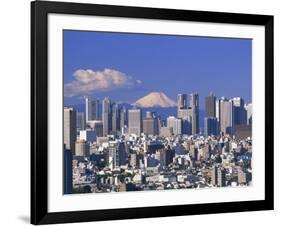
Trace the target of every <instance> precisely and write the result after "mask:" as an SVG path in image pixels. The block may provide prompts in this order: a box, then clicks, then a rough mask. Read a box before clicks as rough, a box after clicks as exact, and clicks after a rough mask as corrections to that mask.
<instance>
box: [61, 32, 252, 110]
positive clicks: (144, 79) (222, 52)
mask: <svg viewBox="0 0 281 226" xmlns="http://www.w3.org/2000/svg"><path fill="white" fill-rule="evenodd" d="M251 48H252V47H251V40H246V39H223V38H206V37H189V36H172V35H144V34H125V33H110V32H83V31H64V83H65V93H66V92H68V94H67V95H65V103H66V104H67V105H74V104H77V103H78V102H80V100H81V98H82V97H83V96H93V97H97V98H98V99H103V98H104V97H106V96H111V97H114V98H115V100H119V101H122V102H128V103H132V102H134V101H136V100H137V99H139V98H141V97H143V96H144V95H146V94H148V93H150V92H153V91H156V92H163V93H165V94H166V95H167V96H168V97H170V98H171V99H172V100H174V101H176V95H177V93H187V92H188V93H192V92H198V93H199V94H200V96H207V95H208V94H209V93H210V92H211V91H212V92H214V93H216V95H217V96H223V95H225V96H228V97H234V96H236V95H237V89H238V88H237V87H239V95H240V96H243V97H244V99H245V102H251V99H252V97H251ZM74 74H75V76H74ZM97 77H99V78H101V77H102V78H103V79H104V80H105V81H103V88H101V84H97V83H96V84H94V82H93V80H91V79H95V78H97ZM171 78H176V80H174V79H173V80H172V84H173V86H171V85H170V84H171ZM114 79H119V80H118V82H114ZM79 81H80V82H79ZM81 81H89V82H90V83H88V85H85V84H83V82H81ZM228 84H231V85H228ZM195 87H196V88H195ZM75 88H77V89H75ZM73 90H75V91H74V92H73ZM71 95H74V96H72V97H70V96H71ZM203 104H204V101H203V100H202V99H201V100H200V105H201V106H203Z"/></svg>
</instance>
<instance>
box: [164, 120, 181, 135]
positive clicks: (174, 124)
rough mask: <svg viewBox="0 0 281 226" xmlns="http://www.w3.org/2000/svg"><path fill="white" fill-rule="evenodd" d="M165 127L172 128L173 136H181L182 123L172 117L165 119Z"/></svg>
mask: <svg viewBox="0 0 281 226" xmlns="http://www.w3.org/2000/svg"><path fill="white" fill-rule="evenodd" d="M167 127H168V128H172V130H173V134H174V135H179V134H182V121H181V119H178V118H176V117H174V116H169V117H168V118H167Z"/></svg>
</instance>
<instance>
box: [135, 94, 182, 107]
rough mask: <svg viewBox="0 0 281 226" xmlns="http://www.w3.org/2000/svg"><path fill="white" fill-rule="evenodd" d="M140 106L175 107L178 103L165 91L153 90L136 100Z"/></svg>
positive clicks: (136, 103)
mask: <svg viewBox="0 0 281 226" xmlns="http://www.w3.org/2000/svg"><path fill="white" fill-rule="evenodd" d="M135 105H136V106H138V107H143V108H149V107H163V108H166V107H175V106H176V105H177V104H176V103H175V102H174V101H173V100H171V99H170V98H169V97H167V95H166V94H165V93H163V92H155V91H154V92H151V93H149V94H147V95H146V96H144V97H142V98H140V99H138V100H137V101H136V102H135Z"/></svg>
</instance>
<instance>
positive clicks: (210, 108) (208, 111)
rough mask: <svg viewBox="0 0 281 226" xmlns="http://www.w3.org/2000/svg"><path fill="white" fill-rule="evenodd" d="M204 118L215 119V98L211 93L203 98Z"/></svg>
mask: <svg viewBox="0 0 281 226" xmlns="http://www.w3.org/2000/svg"><path fill="white" fill-rule="evenodd" d="M205 117H216V97H215V96H214V94H213V93H210V95H209V96H206V97H205Z"/></svg>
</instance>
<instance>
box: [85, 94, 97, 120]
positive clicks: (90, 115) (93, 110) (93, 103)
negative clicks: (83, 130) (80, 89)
mask: <svg viewBox="0 0 281 226" xmlns="http://www.w3.org/2000/svg"><path fill="white" fill-rule="evenodd" d="M85 107H86V109H85V114H86V123H88V121H93V120H99V100H92V98H91V97H86V98H85Z"/></svg>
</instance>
